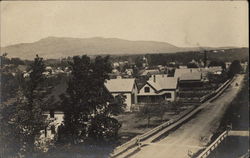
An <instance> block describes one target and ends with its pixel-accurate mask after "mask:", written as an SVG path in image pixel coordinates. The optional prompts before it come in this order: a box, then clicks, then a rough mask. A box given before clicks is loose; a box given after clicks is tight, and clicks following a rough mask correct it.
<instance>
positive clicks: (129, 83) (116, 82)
mask: <svg viewBox="0 0 250 158" xmlns="http://www.w3.org/2000/svg"><path fill="white" fill-rule="evenodd" d="M105 86H106V87H107V89H108V91H109V92H110V93H111V94H112V95H113V96H117V95H119V94H123V95H125V97H126V100H125V104H126V105H127V106H126V111H131V106H133V105H134V104H137V93H138V89H137V85H136V82H135V79H134V78H126V79H125V78H117V79H110V80H107V82H106V83H105Z"/></svg>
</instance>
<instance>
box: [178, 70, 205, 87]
mask: <svg viewBox="0 0 250 158" xmlns="http://www.w3.org/2000/svg"><path fill="white" fill-rule="evenodd" d="M178 79H179V87H181V88H183V87H187V88H192V87H201V86H202V85H203V81H202V73H201V72H189V73H184V74H182V75H181V76H180V77H179V78H178Z"/></svg>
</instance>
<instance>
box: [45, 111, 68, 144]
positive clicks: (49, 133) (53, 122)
mask: <svg viewBox="0 0 250 158" xmlns="http://www.w3.org/2000/svg"><path fill="white" fill-rule="evenodd" d="M44 115H45V116H46V118H47V120H49V121H50V123H49V125H48V127H46V128H45V129H44V130H43V131H42V132H41V136H40V138H46V139H54V137H55V135H56V133H57V131H58V127H59V126H60V125H61V124H62V122H63V117H64V113H63V112H62V111H52V110H51V111H45V112H44Z"/></svg>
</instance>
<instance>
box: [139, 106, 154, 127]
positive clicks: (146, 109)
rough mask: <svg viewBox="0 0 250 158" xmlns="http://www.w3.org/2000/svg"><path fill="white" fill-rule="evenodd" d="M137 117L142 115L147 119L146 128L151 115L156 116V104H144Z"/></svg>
mask: <svg viewBox="0 0 250 158" xmlns="http://www.w3.org/2000/svg"><path fill="white" fill-rule="evenodd" d="M138 116H139V117H143V118H146V119H147V128H148V127H149V125H150V120H151V118H152V117H153V116H158V108H157V105H153V104H145V105H144V106H143V107H142V108H140V111H139V113H138Z"/></svg>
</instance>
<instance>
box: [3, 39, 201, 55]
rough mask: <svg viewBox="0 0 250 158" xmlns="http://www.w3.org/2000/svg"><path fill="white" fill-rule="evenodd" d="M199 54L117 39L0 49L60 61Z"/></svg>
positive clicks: (160, 44) (161, 44) (52, 41)
mask: <svg viewBox="0 0 250 158" xmlns="http://www.w3.org/2000/svg"><path fill="white" fill-rule="evenodd" d="M191 50H199V48H198V47H197V48H183V47H177V46H174V45H172V44H169V43H167V42H157V41H129V40H124V39H119V38H103V37H93V38H70V37H47V38H43V39H41V40H39V41H36V42H33V43H21V44H15V45H10V46H6V47H2V48H1V53H8V56H10V57H19V58H23V59H33V58H34V57H35V55H36V54H38V55H39V56H41V57H44V58H47V59H49V58H52V59H56V58H61V57H68V56H74V55H83V54H87V55H103V54H110V55H124V54H126V55H129V54H149V53H175V52H181V51H191Z"/></svg>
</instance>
